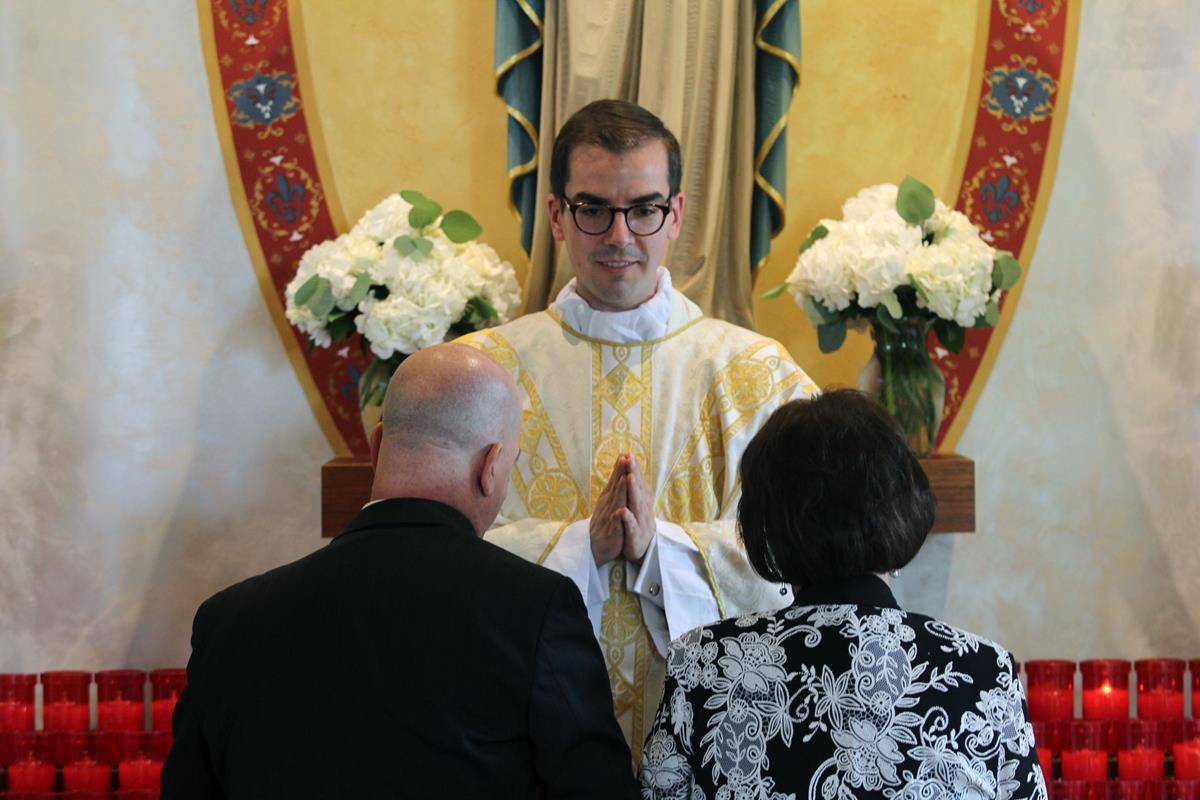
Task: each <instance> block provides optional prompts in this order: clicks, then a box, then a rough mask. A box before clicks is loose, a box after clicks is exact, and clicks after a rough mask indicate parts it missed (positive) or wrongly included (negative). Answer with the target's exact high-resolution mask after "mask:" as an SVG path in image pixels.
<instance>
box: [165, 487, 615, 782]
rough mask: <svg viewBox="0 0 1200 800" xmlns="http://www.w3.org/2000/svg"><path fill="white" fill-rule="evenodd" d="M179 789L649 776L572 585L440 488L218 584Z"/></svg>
mask: <svg viewBox="0 0 1200 800" xmlns="http://www.w3.org/2000/svg"><path fill="white" fill-rule="evenodd" d="M174 731H175V744H174V747H173V748H172V750H171V753H170V755H169V756H168V758H167V761H166V764H165V766H164V769H163V795H162V796H163V798H164V800H173V799H175V798H217V797H229V798H288V799H289V800H294V799H296V798H343V797H344V798H377V797H378V798H384V797H387V798H401V797H403V798H422V799H424V798H443V797H444V798H489V797H496V798H501V797H503V798H508V797H522V798H523V797H547V798H551V797H570V798H592V797H594V798H606V799H607V798H619V797H634V796H636V795H637V789H636V784H635V782H634V780H633V775H632V767H631V764H632V762H631V758H630V753H629V749H628V747H627V746H626V744H625V742H624V739H623V738H622V736H621V731H620V729H619V728H618V727H617V723H616V721H615V719H614V718H613V705H612V695H611V692H610V690H609V686H608V678H607V675H606V673H605V667H604V662H603V659H602V658H601V655H600V648H599V646H598V645H597V644H596V640H595V638H594V636H593V634H592V630H591V626H590V624H589V623H588V618H587V612H586V611H585V609H584V606H583V601H582V599H581V598H580V596H579V592H578V590H577V589H576V588H575V585H574V584H572V583H571V582H570V581H569V580H568V579H566V578H564V577H562V576H561V575H558V574H556V573H553V572H551V571H549V570H547V569H543V568H542V567H538V566H535V565H533V564H530V563H528V562H526V561H523V560H522V559H520V558H517V557H516V556H513V555H511V554H509V553H507V552H505V551H503V550H501V549H500V548H498V547H496V546H494V545H492V544H489V543H488V542H485V541H483V540H482V539H480V538H478V537H477V536H476V535H475V532H474V530H473V529H472V526H471V524H470V523H469V522H468V521H467V519H466V518H465V517H464V516H463V515H462V514H460V513H459V512H457V511H455V510H454V509H452V508H449V507H448V506H445V505H442V504H440V503H436V502H432V501H429V500H420V499H411V498H399V499H392V500H386V501H383V502H380V503H375V504H372V505H370V506H368V507H367V508H364V509H363V510H362V512H360V513H359V515H358V517H356V518H355V520H354V521H353V522H352V523H351V524H350V526H349V527H348V528H347V529H346V531H345V532H344V533H342V534H341V536H339V537H337V538H336V539H334V540H333V541H332V542H330V543H329V544H328V545H327V546H325V547H324V548H322V549H321V550H319V551H317V552H315V553H313V554H312V555H310V556H307V557H306V558H302V559H300V560H299V561H296V562H295V563H292V564H288V565H287V566H284V567H280V568H278V569H275V570H272V571H270V572H267V573H265V574H263V575H259V576H257V577H255V578H251V579H249V580H246V581H243V582H242V583H239V584H236V585H235V586H231V587H230V588H228V589H225V590H224V591H222V592H219V593H218V594H216V595H214V596H213V597H211V598H209V599H208V600H207V601H205V602H204V603H203V604H202V605H201V606H200V609H199V611H197V612H196V619H195V623H194V625H193V632H192V657H191V660H190V661H189V663H188V686H187V689H186V690H185V691H184V693H183V695H182V696H181V697H180V700H179V704H178V706H177V707H176V711H175V717H174Z"/></svg>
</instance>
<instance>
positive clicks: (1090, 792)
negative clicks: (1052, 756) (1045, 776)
mask: <svg viewBox="0 0 1200 800" xmlns="http://www.w3.org/2000/svg"><path fill="white" fill-rule="evenodd" d="M1047 788H1051V787H1047ZM1051 796H1052V797H1054V798H1055V800H1108V781H1069V780H1061V781H1058V783H1057V784H1055V786H1054V787H1052V792H1051Z"/></svg>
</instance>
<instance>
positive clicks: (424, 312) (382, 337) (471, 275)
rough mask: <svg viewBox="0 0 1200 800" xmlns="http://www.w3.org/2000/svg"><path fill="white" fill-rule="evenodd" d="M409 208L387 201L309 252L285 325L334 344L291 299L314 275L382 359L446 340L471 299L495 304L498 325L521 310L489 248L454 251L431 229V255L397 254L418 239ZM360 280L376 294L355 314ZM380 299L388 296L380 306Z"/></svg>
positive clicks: (510, 279) (508, 274) (508, 271)
mask: <svg viewBox="0 0 1200 800" xmlns="http://www.w3.org/2000/svg"><path fill="white" fill-rule="evenodd" d="M410 208H411V207H410V206H409V204H408V203H406V202H405V201H404V200H403V199H402V198H401V197H400V195H398V194H396V195H392V196H391V197H388V198H386V199H385V200H384V201H383V202H381V203H380V204H379V205H377V206H376V207H375V208H373V209H371V210H370V211H368V212H367V213H366V215H365V216H364V217H363V218H362V219H361V220H360V221H359V222H358V224H357V225H355V226H354V228H353V230H351V231H350V233H347V234H344V235H342V236H339V237H338V238H337V239H333V240H331V241H327V242H322V243H321V244H318V245H316V246H315V247H313V248H311V249H310V250H308V251H307V252H306V253H305V254H304V255H303V256H302V257H301V259H300V263H299V265H298V266H297V269H296V275H295V277H294V278H293V279H292V280H291V282H290V283H288V286H287V290H286V294H287V318H288V321H289V322H291V323H292V324H293V325H295V326H296V327H298V328H299V329H300V330H302V331H303V332H304V333H306V334H308V335H309V336H310V337H311V338H312V340H313V342H314V343H315V344H317V345H318V346H321V347H328V346H329V345H330V344H331V336H330V334H329V331H328V329H327V326H328V320H327V319H322V318H319V317H318V316H317V315H316V314H314V313H313V312H312V310H311V309H309V308H308V307H306V306H297V305H296V302H295V297H296V292H298V291H299V290H300V287H302V286H303V285H304V284H305V283H306V282H308V281H309V280H310V279H311V278H312V277H313V276H314V275H317V276H320V277H322V278H324V279H326V280H327V281H329V286H330V290H331V292H332V294H333V298H334V302H335V305H336V307H337V308H339V309H341V310H342V311H356V312H357V313H356V314H355V316H354V325H355V328H356V329H357V330H358V332H359V333H361V334H362V335H363V336H364V337H366V339H367V341H368V342H369V344H370V347H371V351H372V352H373V353H374V354H375V355H376V356H378V357H379V358H384V359H386V358H390V357H391V356H392V355H393V354H395V353H398V352H399V353H405V354H408V353H414V352H416V351H417V350H420V349H421V348H424V347H429V346H430V345H433V344H437V343H438V342H442V341H445V339H446V336H447V333H448V331H449V329H450V326H451V325H453V324H454V323H456V322H458V321H459V320H461V319H462V318H463V316H464V315H465V314H466V310H467V303H468V302H469V301H470V300H471V298H473V297H476V296H482V297H484V298H486V299H487V300H488V302H490V303H491V304H492V306H493V307H494V308H495V309H496V316H497V320H496V321H498V322H504V321H506V320H508V319H510V318H511V317H512V315H513V314H515V313H516V311H517V308H518V306H519V304H520V287H519V286H518V285H517V278H516V273H515V272H514V271H513V267H512V264H510V263H508V262H507V261H503V260H501V259H500V257H499V256H498V255H497V254H496V251H495V250H493V249H492V248H491V247H489V246H487V245H486V244H482V243H480V242H467V243H465V244H455V243H454V242H452V241H450V240H449V239H448V238H447V237H446V235H445V234H444V233H443V232H442V231H441V230H440V229H434V230H433V231H431V232H429V231H427V232H426V233H425V234H424V236H423V238H425V239H426V240H428V241H429V243H430V245H431V248H430V251H429V253H427V254H423V253H413V254H409V255H407V256H402V255H400V253H399V251H397V250H396V247H395V245H394V243H395V240H396V237H398V236H401V235H408V236H412V235H415V232H414V231H413V230H412V228H411V227H410V226H409V224H408V212H409V210H410ZM414 256H415V257H414ZM363 275H366V276H369V278H370V282H371V286H372V287H374V288H373V289H372V290H371V291H370V292H368V293H367V295H366V296H365V297H363V298H361V300H360V301H359V302H358V305H357V309H355V307H354V303H353V302H352V300H353V299H354V298H353V297H352V296H351V295H352V291H353V289H354V286H355V284H356V283H357V282H358V280H359V278H360V277H361V276H363ZM384 289H386V292H384V291H383V290H384ZM381 294H382V295H386V296H385V297H383V298H382V299H380V297H379V295H381Z"/></svg>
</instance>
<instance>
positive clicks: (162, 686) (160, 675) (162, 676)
mask: <svg viewBox="0 0 1200 800" xmlns="http://www.w3.org/2000/svg"><path fill="white" fill-rule="evenodd" d="M184 686H187V670H186V669H156V670H154V671H153V672H151V673H150V695H151V698H152V700H151V703H152V704H153V719H154V724H153V726H152V727H153V728H154V730H156V731H169V730H171V715H172V714H174V713H175V703H176V702H177V701H178V700H179V694H180V692H182V691H183V687H184Z"/></svg>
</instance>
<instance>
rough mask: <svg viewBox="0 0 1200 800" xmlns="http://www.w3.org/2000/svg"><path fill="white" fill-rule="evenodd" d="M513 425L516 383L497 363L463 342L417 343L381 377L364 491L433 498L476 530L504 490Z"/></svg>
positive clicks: (517, 424) (516, 428)
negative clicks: (379, 413)
mask: <svg viewBox="0 0 1200 800" xmlns="http://www.w3.org/2000/svg"><path fill="white" fill-rule="evenodd" d="M520 428H521V403H520V400H519V397H518V394H517V386H516V384H515V383H514V382H513V379H512V377H511V376H510V375H509V374H508V372H506V371H505V370H504V369H503V368H502V367H501V366H500V365H498V364H496V362H494V361H492V360H491V359H490V358H488V357H487V356H485V355H483V354H481V353H479V352H478V351H476V350H473V349H471V348H469V347H465V346H463V345H457V344H442V345H438V346H436V347H430V348H428V349H425V350H421V351H420V352H418V353H415V354H413V355H411V356H409V357H408V358H406V359H405V360H404V362H403V363H402V364H401V365H400V367H399V368H398V369H397V370H396V373H395V374H394V375H393V376H392V379H391V381H390V382H389V383H388V390H387V397H386V398H385V400H384V403H383V426H382V433H381V434H380V435H379V438H378V440H376V441H375V442H373V444H374V445H375V449H376V453H377V459H376V468H375V484H374V487H373V488H372V495H371V496H372V498H374V499H383V498H386V497H424V498H428V499H431V500H439V501H441V502H444V503H446V504H448V505H451V506H453V507H454V508H457V509H458V510H459V511H462V512H463V513H464V514H465V515H466V516H467V517H468V518H470V519H471V520H472V521H473V522H475V523H476V524H477V530H479V531H480V532H482V530H484V529H486V528H487V526H488V525H490V524H491V522H492V520H493V519H495V516H496V514H497V513H498V512H499V509H500V503H501V502H503V500H504V495H505V493H506V492H507V490H508V479H509V475H510V473H511V470H512V466H513V463H514V462H515V460H516V458H517V441H518V436H519V434H520Z"/></svg>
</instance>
